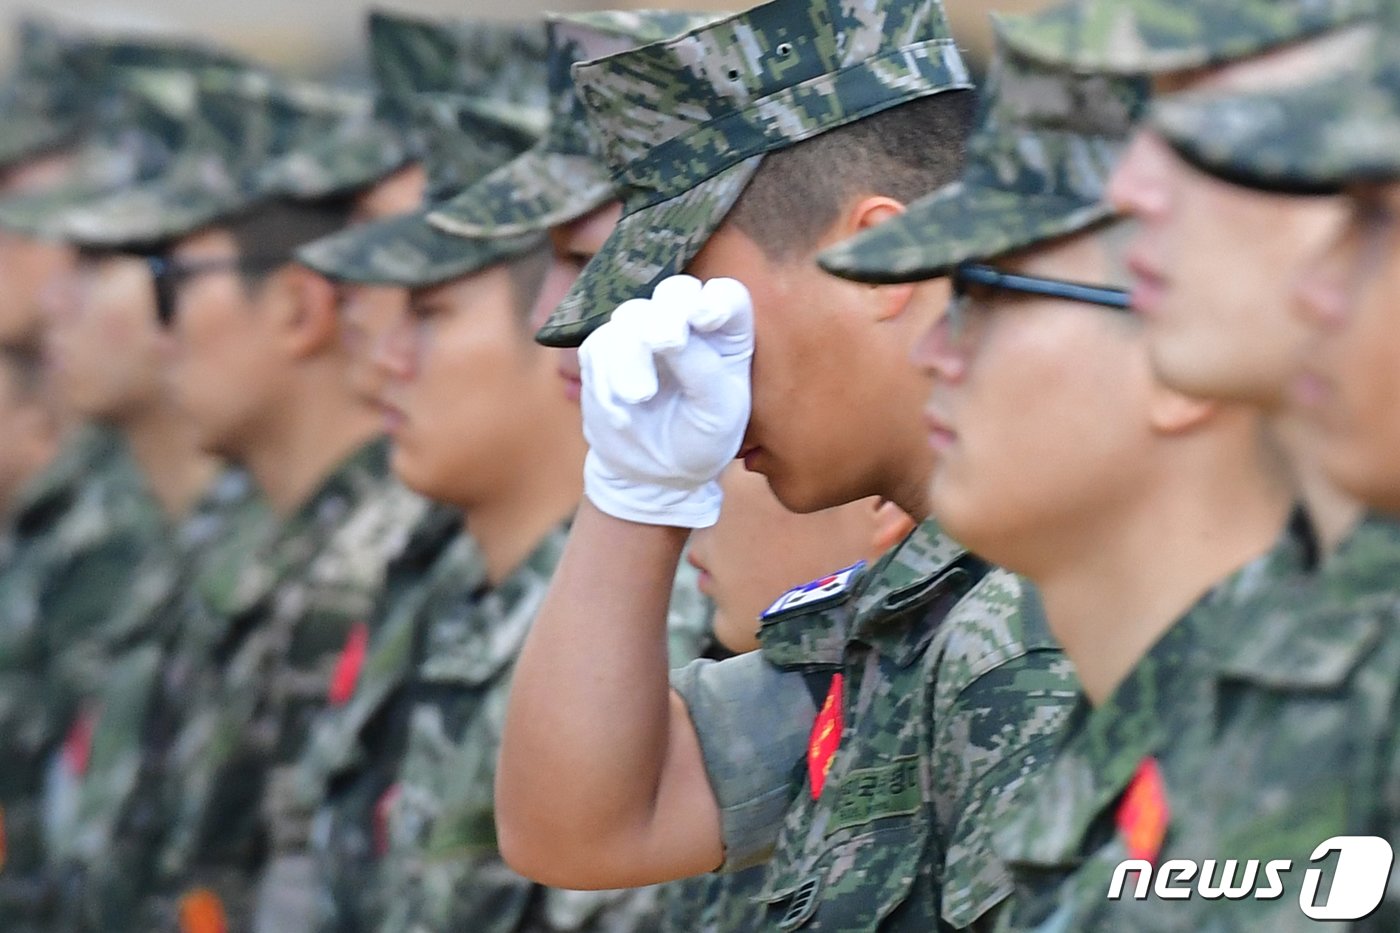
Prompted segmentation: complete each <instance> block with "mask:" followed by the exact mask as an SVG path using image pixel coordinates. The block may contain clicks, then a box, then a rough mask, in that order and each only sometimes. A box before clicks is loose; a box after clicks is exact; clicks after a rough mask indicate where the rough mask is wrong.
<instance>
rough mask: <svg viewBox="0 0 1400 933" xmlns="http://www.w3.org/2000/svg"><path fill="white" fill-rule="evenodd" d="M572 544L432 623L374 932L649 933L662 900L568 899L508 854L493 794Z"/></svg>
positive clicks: (390, 801) (393, 791)
mask: <svg viewBox="0 0 1400 933" xmlns="http://www.w3.org/2000/svg"><path fill="white" fill-rule="evenodd" d="M567 539H568V527H567V525H563V526H560V527H558V528H556V529H554V530H552V531H551V532H550V533H549V534H548V535H547V536H546V537H545V538H544V539H543V540H541V541H540V542H539V544H538V545H536V547H535V550H534V551H533V553H531V554H530V555H529V556H528V557H527V558H526V559H525V560H524V561H523V562H522V563H521V565H520V566H519V567H518V568H517V569H516V570H515V571H513V572H512V573H511V574H510V576H508V577H507V578H506V579H505V580H503V581H502V582H501V583H500V584H499V585H497V586H495V587H491V588H489V589H487V588H484V587H477V588H476V589H475V590H473V591H466V590H461V589H459V590H458V598H457V599H456V600H454V601H453V603H452V604H451V605H450V606H444V607H443V608H444V609H445V610H446V611H441V612H438V613H435V614H434V615H433V616H432V617H431V618H428V619H426V620H425V623H424V625H425V627H424V630H423V632H422V634H421V636H420V638H421V641H420V644H419V645H418V649H417V651H416V658H417V660H416V662H415V668H414V672H413V680H414V686H413V688H411V689H410V691H409V692H408V693H409V696H410V698H411V703H410V704H409V706H408V708H407V709H406V710H405V711H404V715H403V719H402V730H403V736H404V737H403V739H402V741H403V742H404V747H403V752H402V758H401V759H400V761H399V764H398V768H397V773H396V774H395V775H394V777H393V782H392V783H391V784H390V785H389V786H388V788H387V789H386V790H385V791H384V792H383V793H382V794H381V795H380V797H379V798H378V803H377V804H376V807H377V809H378V817H379V827H380V832H382V837H381V838H382V848H383V851H382V856H381V858H380V860H379V862H378V866H377V870H376V883H375V886H374V893H375V897H376V899H377V904H376V908H375V910H374V914H375V916H376V919H375V921H374V922H373V923H370V924H366V928H367V929H374V930H378V931H380V933H399V931H403V933H408V931H416V930H472V931H474V933H475V931H480V933H504V931H511V933H514V931H526V930H529V931H536V930H539V931H546V930H548V931H554V930H558V931H564V930H599V931H601V930H619V931H622V930H637V931H642V930H649V929H653V928H654V927H655V921H656V917H655V913H654V911H655V903H654V896H655V892H654V891H652V890H650V889H646V890H643V891H637V892H631V891H625V892H624V891H617V892H610V891H559V890H555V889H544V888H540V887H539V886H538V885H536V884H534V883H533V882H531V881H529V880H528V879H525V878H522V877H520V876H519V875H516V874H515V873H514V872H512V871H511V870H510V869H509V868H507V867H506V865H505V863H504V862H503V861H502V860H501V857H500V854H499V853H498V852H497V850H496V829H495V816H494V813H495V808H494V803H493V793H494V785H495V773H496V756H497V753H498V751H499V748H500V741H501V732H502V729H503V728H504V722H505V709H506V700H507V697H508V693H509V688H510V674H511V671H512V669H513V665H514V661H515V658H516V657H517V655H518V654H519V651H520V649H521V647H522V645H523V644H524V640H525V636H526V633H527V632H528V630H529V627H530V624H531V623H532V621H533V620H534V616H535V613H536V612H537V611H538V609H539V606H540V603H541V602H542V601H543V599H544V596H545V593H546V591H547V590H548V588H549V581H550V578H551V576H552V575H553V571H554V568H555V566H557V564H558V562H559V557H560V555H561V554H562V553H563V549H564V544H565V542H566V540H567Z"/></svg>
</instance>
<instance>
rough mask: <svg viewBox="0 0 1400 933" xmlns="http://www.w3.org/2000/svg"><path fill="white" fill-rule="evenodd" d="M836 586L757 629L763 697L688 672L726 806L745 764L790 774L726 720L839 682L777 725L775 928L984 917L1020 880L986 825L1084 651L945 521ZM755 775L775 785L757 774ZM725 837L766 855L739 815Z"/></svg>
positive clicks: (766, 892) (1065, 699) (769, 895)
mask: <svg viewBox="0 0 1400 933" xmlns="http://www.w3.org/2000/svg"><path fill="white" fill-rule="evenodd" d="M841 576H842V575H837V576H836V577H832V578H828V581H832V580H836V581H839V580H840V578H841ZM819 582H823V583H825V582H826V581H819ZM826 589H827V591H828V595H825V596H821V595H817V596H816V597H815V598H814V597H813V596H812V595H811V594H813V593H818V594H819V593H820V592H821V590H822V588H820V587H819V588H818V589H817V590H813V588H812V587H811V586H810V585H809V586H808V587H804V588H799V589H798V590H794V591H793V592H792V593H791V594H789V595H788V596H785V597H783V599H780V600H779V602H778V603H776V604H775V606H774V608H773V609H770V610H769V611H768V612H767V613H765V618H764V621H763V625H762V628H761V629H760V634H759V637H760V640H761V641H762V644H763V649H762V659H761V660H762V663H763V664H764V665H766V666H767V671H768V674H767V678H768V681H769V683H770V685H771V686H764V687H763V688H762V689H761V690H759V691H757V692H754V693H753V694H752V695H751V694H750V693H749V692H748V690H747V687H746V686H743V685H736V686H740V687H741V689H737V690H734V691H733V695H734V697H735V702H734V703H733V707H734V708H733V709H732V710H731V711H730V713H729V717H730V721H728V722H725V721H724V720H723V719H722V718H721V717H717V716H715V715H714V713H713V710H714V704H713V703H711V702H709V701H708V700H706V699H705V698H704V697H703V695H702V694H703V690H701V691H697V690H695V689H694V686H695V681H694V680H692V681H690V683H689V684H687V683H686V680H685V678H677V679H675V680H674V681H673V682H674V683H675V685H676V687H677V689H678V690H679V691H680V692H681V694H682V696H684V697H685V698H686V701H687V704H688V706H689V707H690V709H691V714H692V717H693V718H694V720H695V723H696V728H697V731H698V733H699V735H700V739H701V745H702V749H703V750H704V754H705V759H706V767H707V770H708V771H709V774H710V780H711V784H712V785H713V786H714V787H715V791H716V796H717V798H718V799H719V800H720V802H721V807H722V808H724V807H725V805H726V802H728V801H730V800H732V799H734V795H733V792H732V791H731V790H730V789H729V788H727V787H726V786H725V784H726V782H728V781H730V780H732V779H733V776H734V775H744V774H745V772H746V771H749V772H752V771H753V770H755V769H758V770H763V769H764V768H768V769H770V770H772V771H773V774H772V778H776V776H777V773H778V772H777V770H776V768H777V766H778V765H779V764H780V761H777V760H774V761H772V762H771V763H769V764H760V763H759V762H758V761H757V760H756V759H750V758H747V757H746V756H745V755H744V753H743V749H744V748H746V747H747V743H745V742H744V741H739V742H735V741H734V740H733V739H732V738H730V737H728V736H726V735H725V732H726V731H728V733H729V736H733V735H734V733H735V732H736V731H737V732H739V733H740V734H742V733H743V731H744V730H745V729H747V728H750V726H748V725H747V722H748V721H749V720H753V719H755V718H756V717H755V713H754V711H755V710H756V709H757V708H758V707H759V706H760V705H761V704H763V703H766V702H770V701H769V700H766V699H764V698H765V697H769V696H770V695H771V696H779V695H781V694H782V693H784V691H787V692H790V688H788V687H785V686H784V685H785V684H786V683H787V682H789V681H790V680H791V678H793V677H800V678H803V679H805V680H806V681H807V684H808V686H809V688H810V689H811V695H812V697H813V698H814V699H815V698H816V697H818V696H821V695H823V694H824V695H825V701H824V702H823V706H822V712H821V713H820V715H819V716H818V717H817V718H816V720H815V722H814V720H813V719H812V718H811V717H810V715H809V716H807V717H806V718H802V717H798V716H792V717H791V718H792V719H793V721H792V722H791V723H789V724H786V725H780V726H779V727H778V728H776V729H773V730H771V731H770V733H769V734H768V735H765V736H764V737H763V739H762V742H763V743H764V744H767V745H770V746H772V747H777V748H781V749H783V754H784V755H785V756H787V778H786V783H787V791H786V794H785V797H786V801H787V802H786V806H785V808H784V809H785V815H783V816H782V817H781V828H780V829H779V830H778V831H777V838H776V845H775V847H773V848H772V855H771V858H770V860H769V863H768V866H767V869H768V870H767V881H766V884H765V885H764V888H763V890H762V891H760V892H759V894H758V897H759V899H760V900H762V901H764V902H765V903H767V905H768V909H767V915H766V924H765V925H766V926H769V927H773V928H778V929H784V930H796V929H805V930H823V931H857V930H876V929H880V930H895V929H907V930H920V931H926V930H934V929H950V928H951V929H963V928H968V927H972V926H974V925H981V924H984V923H985V922H986V921H985V919H984V918H986V917H987V915H988V913H989V911H991V910H992V909H993V907H995V906H996V905H997V904H998V903H999V902H1000V901H1001V899H1002V898H1004V897H1005V896H1006V894H1007V893H1008V892H1009V890H1010V882H1009V878H1008V876H1007V873H1006V871H1005V869H1004V868H1003V866H1002V865H1001V864H1000V863H999V862H998V861H997V859H996V858H995V857H994V856H993V854H992V851H991V846H990V838H989V825H990V824H991V823H992V821H993V820H994V819H996V818H997V817H998V816H999V814H1000V813H1001V811H1002V810H1003V809H1004V808H1005V807H1006V806H1007V803H1008V799H1009V798H1010V796H1011V795H1012V793H1013V792H1014V791H1015V790H1016V789H1017V788H1018V787H1019V786H1020V785H1021V783H1022V782H1023V781H1024V779H1025V778H1026V777H1027V775H1028V774H1030V773H1032V772H1033V771H1035V770H1036V769H1037V768H1039V767H1040V766H1041V765H1042V759H1043V758H1044V756H1045V755H1046V754H1047V753H1048V751H1049V749H1050V747H1051V746H1052V744H1053V742H1054V741H1055V740H1056V738H1057V736H1058V734H1059V729H1060V727H1061V724H1062V722H1063V720H1064V716H1065V714H1066V713H1067V711H1068V708H1069V706H1070V704H1071V703H1072V702H1073V700H1074V698H1075V697H1076V696H1077V695H1078V690H1077V682H1076V681H1075V680H1074V677H1073V674H1072V672H1071V670H1070V668H1069V665H1068V663H1067V662H1066V661H1065V659H1064V658H1063V656H1062V655H1061V653H1060V652H1059V650H1058V649H1057V648H1056V647H1055V645H1054V643H1053V642H1052V641H1051V638H1050V635H1049V632H1048V630H1047V629H1046V626H1045V622H1044V618H1043V614H1042V613H1041V611H1040V609H1039V604H1038V601H1037V599H1036V597H1035V596H1034V593H1033V592H1032V591H1031V590H1030V589H1029V587H1027V586H1026V585H1024V584H1023V583H1022V582H1021V581H1020V580H1019V579H1018V578H1016V577H1015V576H1013V575H1011V574H1008V573H1005V572H1003V571H999V570H996V569H992V568H989V567H988V566H987V565H986V564H985V563H983V562H982V561H980V560H978V559H977V558H975V557H973V556H972V555H969V554H967V553H966V552H965V551H964V550H963V549H962V548H961V547H959V546H958V545H957V544H955V543H954V542H952V541H951V540H949V539H948V538H947V537H946V536H945V535H944V534H943V533H942V531H941V530H940V529H939V528H938V527H937V525H936V524H934V523H933V522H926V523H924V524H923V525H921V526H920V527H919V528H918V529H916V530H915V532H914V533H913V534H912V535H910V537H909V538H908V539H906V540H905V542H904V543H903V544H902V545H900V546H899V547H898V548H896V549H895V550H894V551H892V552H891V553H890V554H888V555H886V557H885V558H884V559H882V561H881V562H880V563H879V564H878V565H877V566H876V567H874V568H873V569H871V570H869V571H868V572H866V571H864V570H863V568H862V569H859V570H853V572H852V573H851V574H850V576H849V579H848V582H847V585H845V586H835V585H831V584H828V585H827V587H826ZM804 593H805V594H807V595H804V596H802V597H801V598H797V599H794V598H793V597H794V595H795V594H804ZM746 660H747V659H745V658H738V659H735V660H734V661H729V662H723V663H722V664H719V665H715V666H714V668H713V670H715V671H718V670H721V669H722V668H724V667H725V665H732V664H735V663H738V662H745V661H746ZM748 663H750V664H752V663H754V662H751V661H750V662H748ZM692 667H694V666H692ZM775 671H776V673H774V672H775ZM838 674H839V675H840V677H839V679H838V678H837V677H836V675H838ZM744 676H745V678H746V679H749V680H753V679H756V678H754V677H752V676H750V675H747V674H745V675H744ZM773 687H776V688H777V689H776V690H774V689H773ZM719 689H720V690H722V691H724V692H730V691H729V689H728V687H720V688H719ZM697 701H699V702H698V703H697ZM808 708H809V709H814V708H815V704H814V705H813V706H810V707H808ZM746 710H747V713H746V712H745V711H746ZM765 728H766V725H765ZM731 730H732V731H731ZM827 733H830V734H829V735H828V734H827ZM794 735H796V736H800V738H799V739H798V743H794V742H793V741H792V738H793V736H794ZM832 736H834V737H835V738H836V741H835V743H834V748H832V747H831V745H830V744H828V743H829V742H830V739H831V737H832ZM748 738H753V739H755V740H757V737H756V736H754V737H748ZM824 747H825V752H823V751H822V749H823V748H824ZM794 750H795V754H794ZM804 758H805V759H806V760H805V761H803V759H804ZM823 772H824V778H823V777H821V775H822V774H823ZM747 780H748V781H749V784H750V785H752V784H754V783H755V780H756V784H757V785H759V786H761V785H764V784H773V783H774V781H773V780H772V779H771V778H770V777H769V776H767V775H759V776H758V778H757V779H754V777H753V775H752V774H751V773H750V774H748V775H747ZM744 782H745V779H740V780H738V781H737V782H736V783H738V784H740V785H743V784H744ZM814 790H815V791H816V793H815V795H814ZM756 822H758V823H763V822H765V819H764V818H762V816H761V815H760V818H758V819H756ZM766 832H768V831H765V833H766ZM725 834H726V859H727V865H728V866H729V867H742V866H743V864H745V863H746V862H748V861H753V860H755V859H756V858H761V857H762V856H763V855H764V854H765V853H764V852H763V851H762V849H761V846H760V845H759V844H757V843H756V842H755V839H754V837H753V834H752V832H750V836H749V837H748V838H742V837H743V834H742V833H734V832H732V830H731V829H730V823H729V821H728V819H726V828H725ZM769 838H771V836H770V837H769ZM745 848H747V849H748V851H744V849H745Z"/></svg>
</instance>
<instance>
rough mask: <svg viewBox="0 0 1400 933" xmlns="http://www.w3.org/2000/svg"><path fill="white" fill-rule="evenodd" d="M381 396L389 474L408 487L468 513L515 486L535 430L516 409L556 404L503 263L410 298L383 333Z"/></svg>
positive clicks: (546, 366)
mask: <svg viewBox="0 0 1400 933" xmlns="http://www.w3.org/2000/svg"><path fill="white" fill-rule="evenodd" d="M386 351H387V352H390V353H392V354H393V356H394V360H393V361H392V362H393V367H392V368H393V370H394V376H393V378H392V379H391V380H390V381H389V383H388V385H387V387H386V390H385V412H386V418H387V427H388V429H389V434H390V437H391V438H392V440H393V448H394V449H393V461H392V462H393V468H394V472H395V473H397V474H398V475H399V477H400V478H401V479H402V480H403V481H404V482H405V483H406V484H407V485H409V486H410V487H412V488H413V489H415V490H417V491H418V492H420V493H422V494H424V495H426V496H429V497H431V498H434V499H438V500H440V501H444V502H448V503H451V504H454V505H458V506H460V507H463V508H470V507H472V506H475V505H478V504H479V503H481V502H483V501H489V500H490V499H492V498H493V497H495V496H499V494H500V490H501V489H503V488H506V487H508V486H509V485H510V484H511V483H512V482H514V476H513V471H514V470H516V469H518V464H519V463H520V457H519V456H512V454H513V453H515V452H518V451H519V449H520V448H521V445H524V444H528V443H529V442H530V439H531V437H532V431H534V430H537V429H538V425H537V424H535V423H534V422H533V421H531V419H529V418H523V417H522V416H521V412H522V411H530V410H538V409H532V407H531V406H532V405H538V404H540V401H541V399H542V398H547V399H549V400H550V401H551V402H553V403H554V404H557V405H564V404H565V403H564V401H563V400H562V399H561V398H559V394H558V392H559V390H558V386H557V382H556V379H555V376H554V364H553V360H552V358H551V357H550V355H549V353H548V351H547V350H546V349H545V348H544V347H541V346H539V345H538V344H536V343H535V342H534V340H533V339H532V335H531V334H530V332H529V331H528V327H527V322H526V320H525V319H524V317H523V314H522V313H521V310H520V309H519V308H518V307H517V303H516V296H515V289H514V286H513V284H512V281H511V276H510V272H509V270H508V269H507V267H506V266H504V265H501V264H498V265H494V266H490V267H488V268H486V269H483V270H481V271H480V272H477V273H474V274H472V275H467V276H463V277H461V278H457V279H454V280H452V281H450V282H447V283H445V284H443V285H438V286H434V287H431V288H424V289H417V290H414V291H413V292H412V293H411V294H410V299H409V314H408V317H407V319H406V321H405V323H404V325H403V326H402V327H401V328H399V329H398V330H397V332H395V333H394V334H392V335H391V337H390V340H389V341H388V342H387V344H386Z"/></svg>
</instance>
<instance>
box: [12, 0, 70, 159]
mask: <svg viewBox="0 0 1400 933" xmlns="http://www.w3.org/2000/svg"><path fill="white" fill-rule="evenodd" d="M18 32H19V34H18V36H17V37H16V39H17V43H16V49H17V50H18V52H19V60H18V62H17V63H16V66H15V69H14V71H13V72H12V73H11V74H10V76H9V77H8V79H7V80H6V81H5V83H4V85H3V86H0V121H3V123H4V126H5V134H4V138H3V140H0V167H9V166H12V165H14V164H15V163H17V162H23V161H25V160H26V159H31V158H34V157H36V156H40V155H43V154H45V153H46V152H50V151H52V150H54V149H57V148H59V147H61V146H63V145H65V144H66V143H68V142H69V141H71V140H72V139H73V137H75V136H76V135H78V133H80V132H81V131H82V128H83V125H84V122H85V120H86V119H87V117H88V110H89V107H90V103H91V102H90V99H89V97H88V95H87V93H86V89H85V88H84V87H83V83H82V81H81V80H80V79H79V77H78V75H77V65H78V63H79V61H80V60H81V59H82V57H83V53H84V51H86V49H85V48H84V42H83V40H82V39H81V38H79V37H77V36H74V35H69V34H66V33H64V32H62V31H60V30H59V29H58V28H57V27H55V26H54V25H53V24H51V23H48V22H46V21H43V20H39V19H34V18H25V19H23V20H21V21H20V24H19V30H18Z"/></svg>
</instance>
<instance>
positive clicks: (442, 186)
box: [297, 94, 544, 288]
mask: <svg viewBox="0 0 1400 933" xmlns="http://www.w3.org/2000/svg"><path fill="white" fill-rule="evenodd" d="M414 110H415V123H416V125H417V126H418V128H419V131H420V132H421V134H422V137H423V138H424V140H425V141H426V143H427V148H426V150H425V151H426V155H425V159H424V164H425V165H426V167H427V170H428V192H427V196H426V199H425V200H426V202H427V204H428V205H429V206H427V207H424V208H423V209H421V210H418V211H415V212H413V213H411V214H408V215H405V216H401V217H391V218H388V219H386V220H380V221H375V222H371V223H365V224H359V225H356V226H353V227H350V228H349V229H347V230H342V231H341V232H339V233H337V234H334V235H332V236H329V237H325V238H323V239H320V240H317V241H315V242H313V243H309V244H307V245H306V246H304V247H303V248H302V249H301V250H299V251H298V252H297V259H298V260H299V261H300V262H302V263H303V264H304V265H307V266H309V267H310V268H312V269H315V270H316V271H317V272H320V273H321V274H322V275H324V276H326V277H327V278H331V279H335V280H338V281H344V282H361V283H376V284H384V285H404V286H408V287H410V288H418V287H425V286H429V285H436V284H438V283H440V282H446V281H448V280H450V279H455V278H457V277H458V276H462V275H467V274H469V273H472V272H475V271H476V270H478V269H481V268H484V267H485V266H488V265H491V264H492V263H495V262H499V261H501V260H504V259H508V258H510V257H511V256H514V255H517V254H519V253H521V252H524V251H525V250H528V249H530V248H532V247H533V246H535V245H536V244H537V243H538V242H539V240H540V238H539V236H538V235H534V234H531V235H528V236H524V237H515V238H501V237H491V238H480V239H476V238H466V237H460V236H454V235H452V234H449V233H445V232H443V231H441V230H439V229H437V228H436V227H434V226H432V225H431V224H429V223H428V214H429V213H430V211H431V210H432V205H434V204H437V203H439V202H440V201H441V200H442V199H443V198H445V197H447V196H449V195H451V194H455V193H456V192H458V191H460V190H462V188H463V187H465V186H467V185H469V184H471V183H473V182H475V181H476V180H478V179H479V178H481V176H482V175H484V174H485V173H486V172H488V171H490V170H492V169H494V168H496V167H498V166H500V165H503V164H505V163H506V162H509V161H510V160H511V159H513V158H515V157H516V156H517V155H519V154H520V153H521V152H523V151H524V150H526V149H528V148H529V147H530V145H531V144H533V143H534V142H535V140H536V139H538V137H539V132H540V130H541V129H543V126H544V113H543V112H542V111H537V112H534V114H533V115H531V113H530V112H529V111H521V109H520V108H519V107H515V106H510V105H505V104H501V103H497V102H492V101H480V100H472V99H470V98H463V97H460V96H456V95H447V94H420V95H419V97H418V100H417V101H415V102H414Z"/></svg>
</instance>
